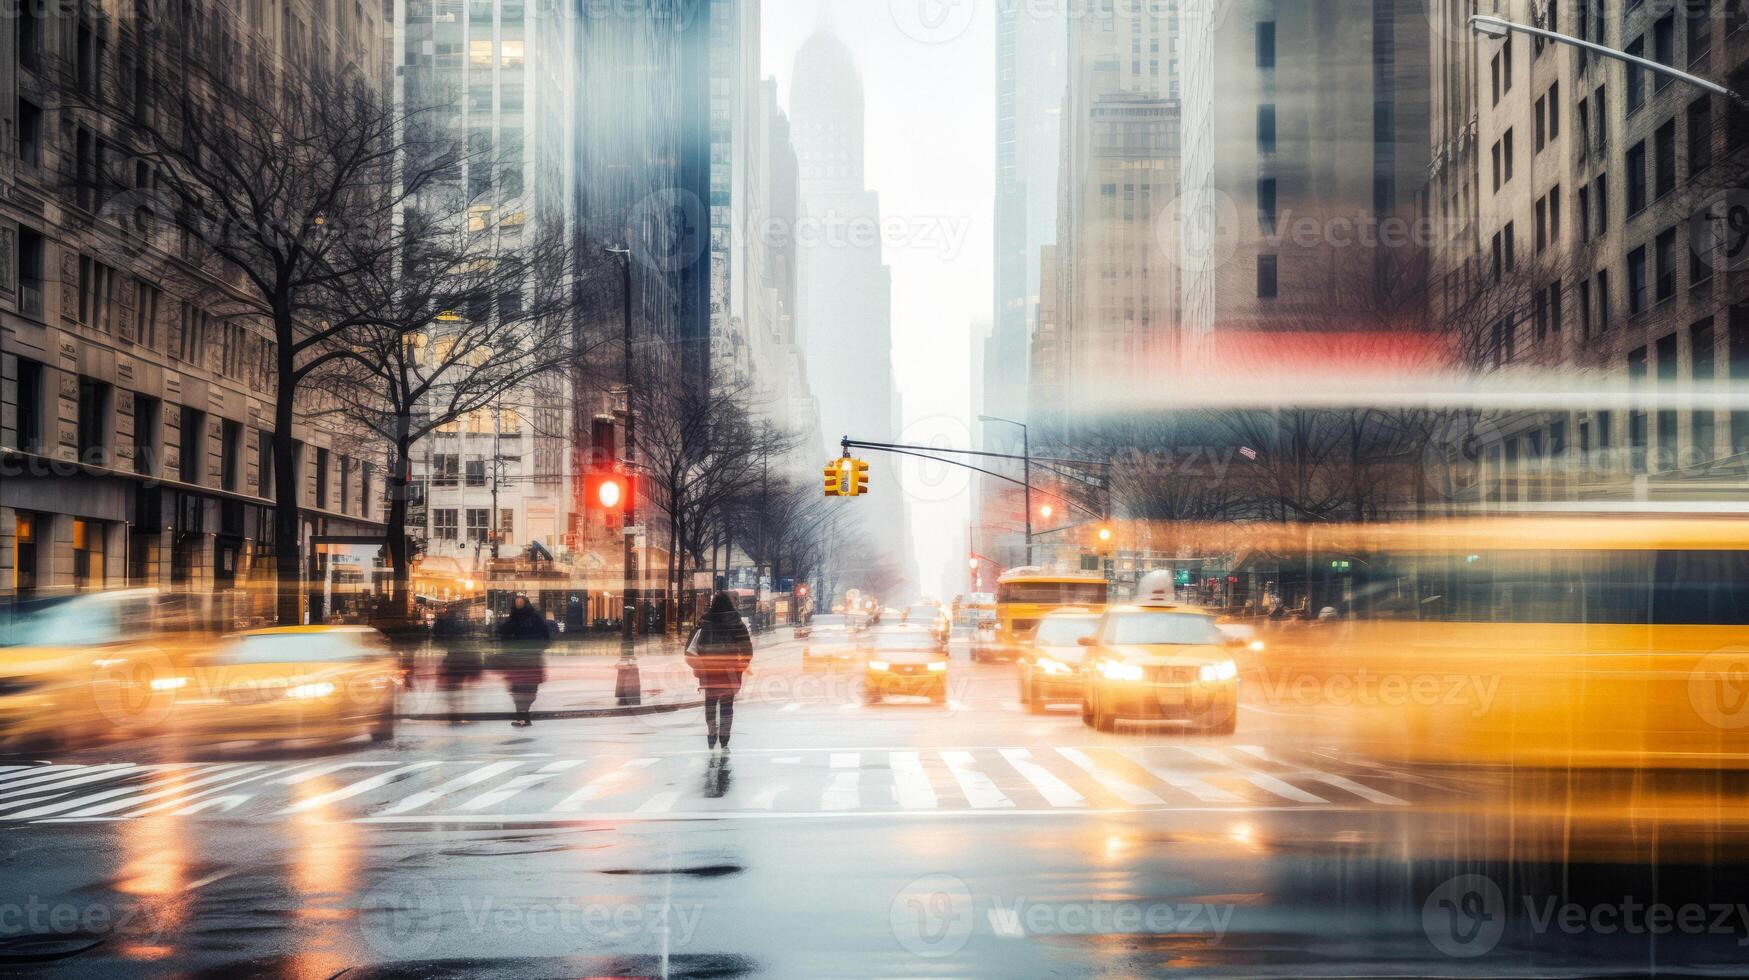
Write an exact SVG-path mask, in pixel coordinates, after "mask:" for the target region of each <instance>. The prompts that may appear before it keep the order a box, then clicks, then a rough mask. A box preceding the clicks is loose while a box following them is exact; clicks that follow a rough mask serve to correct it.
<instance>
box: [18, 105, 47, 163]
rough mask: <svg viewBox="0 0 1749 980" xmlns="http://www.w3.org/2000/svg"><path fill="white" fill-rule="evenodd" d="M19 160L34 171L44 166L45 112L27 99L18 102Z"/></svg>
mask: <svg viewBox="0 0 1749 980" xmlns="http://www.w3.org/2000/svg"><path fill="white" fill-rule="evenodd" d="M18 158H19V159H20V160H22V161H23V162H24V165H25V166H27V167H31V168H33V169H34V168H37V167H41V166H42V165H43V111H42V107H41V106H38V105H37V104H36V103H34V102H31V101H29V100H27V99H19V100H18Z"/></svg>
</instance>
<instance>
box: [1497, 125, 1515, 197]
mask: <svg viewBox="0 0 1749 980" xmlns="http://www.w3.org/2000/svg"><path fill="white" fill-rule="evenodd" d="M1500 145H1501V147H1502V149H1501V151H1500V158H1501V161H1500V162H1501V163H1502V164H1504V165H1505V167H1506V182H1507V183H1509V184H1510V183H1511V182H1512V155H1513V154H1512V130H1511V129H1510V128H1508V129H1507V130H1506V132H1505V133H1504V134H1502V135H1501V137H1500Z"/></svg>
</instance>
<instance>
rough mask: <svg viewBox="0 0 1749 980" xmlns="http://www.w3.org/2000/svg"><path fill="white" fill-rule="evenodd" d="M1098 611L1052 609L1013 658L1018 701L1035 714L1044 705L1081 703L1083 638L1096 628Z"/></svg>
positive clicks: (1079, 608) (1083, 608)
mask: <svg viewBox="0 0 1749 980" xmlns="http://www.w3.org/2000/svg"><path fill="white" fill-rule="evenodd" d="M1099 619H1100V615H1099V613H1098V611H1096V610H1093V609H1088V608H1086V607H1084V606H1066V607H1064V608H1062V609H1054V610H1052V611H1050V612H1048V613H1046V614H1045V616H1044V618H1043V619H1041V620H1039V623H1038V625H1037V626H1035V627H1034V628H1033V630H1032V633H1031V634H1030V635H1029V636H1028V639H1027V643H1026V646H1025V647H1024V648H1023V649H1022V650H1021V652H1020V656H1019V657H1018V658H1016V660H1015V665H1016V669H1017V670H1018V671H1019V675H1020V701H1021V703H1022V704H1024V705H1026V710H1028V711H1030V712H1032V713H1033V714H1035V715H1036V714H1039V713H1041V712H1043V711H1044V710H1045V707H1046V706H1047V705H1051V704H1066V703H1073V702H1078V701H1080V700H1081V686H1082V679H1081V674H1082V669H1083V666H1084V663H1083V662H1084V661H1085V659H1086V654H1087V652H1088V651H1087V648H1086V647H1084V646H1082V645H1081V639H1082V638H1083V637H1087V636H1092V635H1093V634H1094V632H1095V631H1097V630H1098V629H1099Z"/></svg>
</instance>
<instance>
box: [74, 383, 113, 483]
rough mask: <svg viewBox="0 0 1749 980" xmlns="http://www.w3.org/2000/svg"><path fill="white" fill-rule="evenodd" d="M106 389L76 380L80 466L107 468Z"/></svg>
mask: <svg viewBox="0 0 1749 980" xmlns="http://www.w3.org/2000/svg"><path fill="white" fill-rule="evenodd" d="M109 415H110V394H109V385H106V384H104V383H103V382H101V381H96V380H93V379H91V378H80V379H79V462H81V463H88V464H90V465H92V466H108V465H109V444H108V439H107V438H106V437H107V435H108V432H109V428H110V421H109Z"/></svg>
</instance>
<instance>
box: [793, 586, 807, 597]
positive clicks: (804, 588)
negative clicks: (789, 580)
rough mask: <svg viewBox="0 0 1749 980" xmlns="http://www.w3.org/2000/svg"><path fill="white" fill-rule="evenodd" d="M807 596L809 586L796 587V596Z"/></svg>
mask: <svg viewBox="0 0 1749 980" xmlns="http://www.w3.org/2000/svg"><path fill="white" fill-rule="evenodd" d="M807 594H808V587H807V586H805V585H798V586H796V595H799V596H806V595H807Z"/></svg>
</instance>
